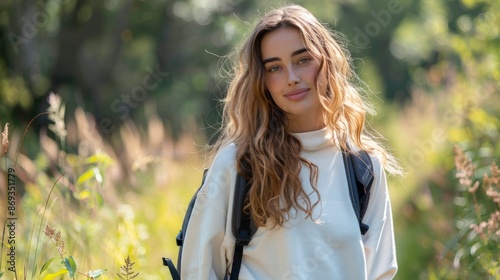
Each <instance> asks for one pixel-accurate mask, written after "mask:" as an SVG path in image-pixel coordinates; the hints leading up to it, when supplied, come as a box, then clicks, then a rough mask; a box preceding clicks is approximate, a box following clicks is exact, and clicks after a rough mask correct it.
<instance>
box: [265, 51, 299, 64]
mask: <svg viewBox="0 0 500 280" xmlns="http://www.w3.org/2000/svg"><path fill="white" fill-rule="evenodd" d="M304 52H307V49H306V48H302V49H298V50H296V51H294V52H293V53H292V55H291V56H296V55H299V54H301V53H304ZM280 60H281V58H279V57H271V58H266V59H264V60H263V61H262V64H264V65H265V64H266V63H269V62H273V61H280Z"/></svg>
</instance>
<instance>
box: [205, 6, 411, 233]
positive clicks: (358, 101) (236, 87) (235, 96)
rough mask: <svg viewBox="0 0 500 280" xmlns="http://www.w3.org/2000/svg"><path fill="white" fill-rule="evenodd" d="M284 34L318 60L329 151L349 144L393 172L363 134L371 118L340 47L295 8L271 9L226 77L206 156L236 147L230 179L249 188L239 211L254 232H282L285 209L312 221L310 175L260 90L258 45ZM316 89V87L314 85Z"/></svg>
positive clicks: (341, 42) (279, 114)
mask: <svg viewBox="0 0 500 280" xmlns="http://www.w3.org/2000/svg"><path fill="white" fill-rule="evenodd" d="M285 26H286V27H293V28H296V29H297V30H299V31H300V33H301V35H302V37H303V41H304V44H305V45H306V49H307V50H308V51H309V52H310V53H311V55H313V56H314V57H316V58H317V59H319V62H320V70H319V72H318V73H320V72H321V71H322V70H323V69H324V70H325V71H324V73H326V76H327V77H326V83H327V84H326V91H325V92H318V94H319V95H320V96H319V97H320V103H321V105H322V108H323V121H324V124H325V125H326V128H327V129H328V130H329V132H330V133H331V135H333V142H334V144H335V145H337V147H338V148H339V149H347V143H350V145H351V146H355V147H357V148H359V149H362V150H366V151H369V152H371V153H376V154H378V156H379V157H380V158H381V161H382V164H383V165H384V167H385V169H386V170H387V171H388V172H390V173H396V174H400V172H401V171H400V168H399V165H398V164H397V162H396V160H395V159H394V157H392V156H391V155H390V154H389V153H388V152H387V151H386V150H385V149H384V148H383V147H382V146H381V145H380V144H379V143H378V142H377V140H376V137H373V136H372V135H371V134H369V133H368V132H367V131H366V128H365V115H366V114H367V113H372V112H373V110H372V108H371V106H370V105H369V104H368V102H366V101H365V100H363V98H362V96H361V94H360V93H361V91H360V89H359V88H358V86H357V85H358V82H359V79H358V77H357V75H356V74H355V73H354V71H353V69H352V67H351V58H350V55H349V53H348V52H347V50H346V48H345V42H346V40H345V39H343V37H342V36H340V35H338V34H336V33H334V32H333V31H332V30H330V29H329V28H328V27H326V26H325V25H323V24H322V23H321V22H320V21H318V19H317V18H316V17H315V16H313V15H312V14H311V13H310V12H309V11H308V10H306V9H305V8H303V7H301V6H298V5H285V6H282V7H280V8H277V9H274V10H272V11H269V12H268V13H266V14H265V15H264V16H263V18H262V19H261V20H260V21H259V22H258V23H257V25H256V26H255V28H254V29H253V32H252V33H251V34H250V35H249V36H248V38H247V39H246V41H245V42H244V44H243V45H242V47H241V48H240V49H239V51H238V60H237V62H236V64H235V65H234V73H233V75H234V76H233V77H232V80H231V82H230V84H229V87H228V90H227V96H226V98H225V100H224V111H223V121H222V130H221V135H220V138H219V139H218V141H217V143H216V144H215V145H214V149H213V150H212V151H213V153H214V154H215V153H216V152H217V151H218V150H219V149H220V148H221V147H223V146H226V145H228V144H229V143H235V144H236V146H237V154H236V160H237V162H238V167H237V169H238V172H239V173H240V174H241V175H243V176H245V177H246V178H247V179H249V180H250V182H251V189H250V192H249V197H248V201H247V204H246V207H245V209H246V210H247V211H249V212H250V213H251V215H252V218H253V220H254V221H255V223H256V224H257V225H258V226H264V225H269V222H270V223H271V224H270V225H273V226H282V225H283V224H284V223H285V222H286V221H287V220H288V219H290V218H292V217H293V216H291V215H290V213H291V212H290V210H291V209H294V210H299V211H303V212H305V213H306V215H307V216H308V217H309V218H312V217H311V215H312V211H313V209H314V207H315V206H316V205H317V204H318V203H319V199H320V198H319V193H318V191H317V186H316V181H317V172H318V171H317V167H316V166H315V165H314V164H313V163H311V162H309V161H308V160H306V159H305V158H303V157H301V155H300V152H301V150H302V145H301V143H300V141H299V140H298V139H297V138H296V137H294V136H293V135H291V134H290V132H289V131H288V130H287V118H286V114H285V113H284V112H283V111H282V110H281V109H280V108H279V107H278V106H277V105H276V104H275V103H274V101H273V99H272V98H271V96H270V94H269V92H268V91H267V90H266V88H265V84H264V65H263V62H262V54H261V49H260V47H261V46H260V44H261V41H262V39H263V37H264V36H265V35H266V34H268V33H269V32H272V31H273V30H276V29H278V28H281V27H285ZM316 80H317V83H318V79H316ZM316 88H321V87H319V86H318V85H316ZM323 88H324V86H323ZM302 166H306V167H307V168H309V169H310V170H311V172H310V174H311V176H310V181H311V185H312V186H313V190H314V192H316V194H317V195H318V200H317V201H311V200H310V198H309V195H310V194H308V193H305V191H304V190H303V188H302V184H301V181H300V176H299V172H300V169H301V168H302ZM299 201H300V203H299Z"/></svg>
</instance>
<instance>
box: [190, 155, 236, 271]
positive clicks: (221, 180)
mask: <svg viewBox="0 0 500 280" xmlns="http://www.w3.org/2000/svg"><path fill="white" fill-rule="evenodd" d="M235 174H236V169H235V165H234V154H233V153H232V151H231V149H228V148H227V147H226V149H225V150H221V151H220V152H219V154H218V155H217V156H216V158H215V159H214V162H213V164H212V166H211V167H210V169H209V171H208V173H207V175H206V178H205V182H204V184H203V186H202V187H201V189H200V191H199V192H198V195H197V198H196V203H195V205H194V208H193V212H192V214H191V217H190V219H189V224H188V227H187V231H186V236H185V240H184V245H183V249H182V263H181V271H180V274H181V279H183V280H189V279H197V280H198V279H210V280H211V279H214V280H215V279H223V278H224V275H225V273H226V252H225V250H224V249H223V248H224V247H223V246H222V243H223V241H224V235H225V230H226V226H227V211H228V210H227V209H228V202H229V201H230V200H229V199H230V196H231V189H232V186H233V185H234V181H235V179H234V178H235Z"/></svg>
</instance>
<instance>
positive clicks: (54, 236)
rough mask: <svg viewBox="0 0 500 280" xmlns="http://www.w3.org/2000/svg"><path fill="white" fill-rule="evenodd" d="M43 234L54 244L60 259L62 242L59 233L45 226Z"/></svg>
mask: <svg viewBox="0 0 500 280" xmlns="http://www.w3.org/2000/svg"><path fill="white" fill-rule="evenodd" d="M43 233H45V235H47V236H48V237H49V238H50V239H52V241H54V243H55V244H56V247H57V251H59V255H60V256H61V257H62V256H63V255H64V245H65V244H64V241H63V240H61V232H60V231H58V230H56V229H55V228H53V227H51V226H49V225H46V226H45V229H44V230H43Z"/></svg>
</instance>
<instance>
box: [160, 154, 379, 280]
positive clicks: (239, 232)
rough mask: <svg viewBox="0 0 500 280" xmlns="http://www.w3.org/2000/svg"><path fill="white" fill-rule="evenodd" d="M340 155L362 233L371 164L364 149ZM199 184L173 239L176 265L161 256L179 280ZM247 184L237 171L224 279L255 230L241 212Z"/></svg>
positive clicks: (237, 267) (235, 271)
mask: <svg viewBox="0 0 500 280" xmlns="http://www.w3.org/2000/svg"><path fill="white" fill-rule="evenodd" d="M342 158H343V160H344V168H345V172H346V177H347V184H348V187H349V197H350V198H351V203H352V207H353V209H354V212H355V213H356V217H357V219H358V223H359V229H360V232H361V234H362V235H364V234H365V233H366V232H367V231H368V229H369V226H368V225H366V224H364V223H363V222H362V220H363V217H364V215H365V213H366V209H367V207H368V201H369V198H370V190H371V185H372V183H373V179H374V175H373V164H372V161H371V159H370V155H369V154H368V153H367V152H366V151H362V150H361V151H359V152H358V153H357V154H354V153H352V152H349V151H343V152H342ZM206 174H207V170H205V171H204V172H203V178H202V182H201V186H203V183H204V182H205V177H206ZM201 186H200V188H198V190H197V191H196V193H195V194H194V195H193V197H192V198H191V201H190V203H189V206H188V209H187V211H186V215H185V216H184V221H183V223H182V228H181V230H180V232H179V234H178V235H177V238H176V241H177V246H179V255H178V259H177V268H176V267H175V266H174V264H173V262H172V260H171V259H169V258H162V260H163V265H164V266H167V267H168V269H169V271H170V274H171V276H172V279H173V280H180V279H181V278H180V276H179V272H180V271H181V260H182V245H183V242H184V237H185V234H186V231H187V226H188V223H189V218H190V217H191V213H192V211H193V207H194V204H195V202H196V196H197V194H198V192H199V191H200V189H201ZM249 187H250V184H248V182H247V180H246V179H245V178H244V177H243V176H240V175H239V174H237V175H236V184H235V190H234V191H235V194H234V200H233V215H232V221H231V224H232V233H233V235H234V237H235V238H236V242H235V248H234V257H233V264H232V269H231V274H230V278H228V276H227V274H226V277H224V280H237V279H238V275H239V272H240V267H241V262H242V259H243V247H244V246H246V245H248V244H249V243H250V241H251V240H252V236H253V234H254V233H255V232H256V231H257V227H256V226H255V225H254V223H253V222H252V219H251V217H250V215H249V214H248V213H246V212H245V211H243V206H244V203H245V199H246V196H247V194H248V190H249Z"/></svg>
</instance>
